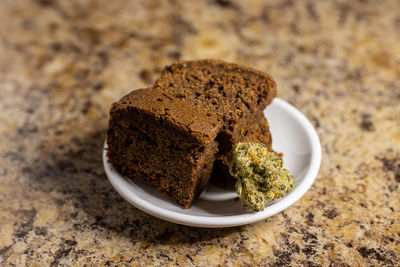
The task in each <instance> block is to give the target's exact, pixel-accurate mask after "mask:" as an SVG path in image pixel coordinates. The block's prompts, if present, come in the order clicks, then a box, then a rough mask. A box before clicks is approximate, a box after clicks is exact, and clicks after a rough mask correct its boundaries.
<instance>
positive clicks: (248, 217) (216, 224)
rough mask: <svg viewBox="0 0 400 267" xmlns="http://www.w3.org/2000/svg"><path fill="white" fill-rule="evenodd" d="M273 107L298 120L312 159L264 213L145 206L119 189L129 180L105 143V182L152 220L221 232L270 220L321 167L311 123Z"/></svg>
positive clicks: (298, 194)
mask: <svg viewBox="0 0 400 267" xmlns="http://www.w3.org/2000/svg"><path fill="white" fill-rule="evenodd" d="M273 103H274V104H276V105H279V106H280V108H283V109H286V110H287V111H288V112H289V113H290V115H292V116H293V117H294V118H295V119H296V120H298V121H299V123H300V125H302V126H303V128H304V131H305V133H306V136H307V138H308V139H309V141H310V145H311V153H310V154H311V158H310V164H309V168H308V170H307V172H306V174H305V175H304V178H303V180H302V182H301V183H300V184H298V185H297V186H296V188H295V189H294V190H293V191H292V192H290V194H288V195H287V196H285V197H283V198H282V199H280V200H279V201H278V202H277V203H275V204H274V205H271V206H269V208H267V209H265V210H264V211H261V212H255V213H245V214H239V215H224V216H198V215H191V214H185V213H180V212H176V211H172V210H168V209H164V208H162V207H160V206H157V205H155V204H153V203H151V202H147V201H145V200H143V199H142V198H140V197H138V196H136V195H135V194H132V192H130V191H129V189H128V188H126V187H124V186H120V183H123V182H126V180H129V178H126V177H124V176H122V175H121V174H119V173H118V172H116V171H114V170H112V169H111V166H112V165H111V163H109V162H108V157H107V150H106V148H107V142H106V141H105V142H104V146H103V166H104V169H105V172H106V175H107V177H108V180H109V181H110V183H111V184H112V186H113V187H114V189H115V190H116V191H117V192H118V193H119V194H120V195H121V196H122V197H123V198H124V199H125V200H126V201H128V202H129V203H130V204H132V205H133V206H135V207H136V208H138V209H139V210H141V211H143V212H145V213H148V214H150V215H152V216H154V217H157V218H160V219H163V220H166V221H170V222H173V223H177V224H181V225H187V226H193V227H204V228H223V227H234V226H240V225H246V224H251V223H254V222H257V221H260V220H263V219H266V218H268V217H271V216H273V215H275V214H277V213H279V212H281V211H283V210H285V209H287V208H288V207H290V206H291V205H293V204H294V203H295V202H296V201H297V200H299V199H300V198H301V197H302V196H303V195H304V194H305V193H306V192H307V191H308V189H309V188H310V187H311V185H312V184H313V182H314V180H315V179H316V177H317V174H318V171H319V168H320V164H321V144H320V140H319V137H318V134H317V132H316V130H315V128H314V127H313V125H312V124H311V122H310V121H309V120H308V119H307V118H306V117H305V115H303V114H302V113H301V112H300V111H299V110H298V109H297V108H296V107H294V106H293V105H291V104H290V103H288V102H286V101H284V100H282V99H280V98H275V99H274V101H273ZM264 111H265V110H264ZM124 180H125V181H124ZM185 210H186V209H185ZM189 210H190V209H189Z"/></svg>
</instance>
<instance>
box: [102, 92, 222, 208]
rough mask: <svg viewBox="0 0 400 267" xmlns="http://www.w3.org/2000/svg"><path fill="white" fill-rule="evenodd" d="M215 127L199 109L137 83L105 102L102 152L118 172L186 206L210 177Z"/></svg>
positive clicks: (212, 118)
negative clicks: (105, 145) (106, 115)
mask: <svg viewBox="0 0 400 267" xmlns="http://www.w3.org/2000/svg"><path fill="white" fill-rule="evenodd" d="M220 128H221V122H220V121H219V119H218V118H217V117H216V116H215V115H213V114H212V113H210V112H208V111H205V110H204V109H201V108H199V107H196V106H193V105H191V104H189V103H187V102H185V101H182V100H179V99H174V98H171V97H169V96H168V95H167V94H165V93H164V92H161V91H160V90H155V89H152V88H150V89H139V90H135V91H133V92H131V93H130V94H129V95H127V96H125V97H123V98H122V99H121V100H120V101H118V102H117V103H114V104H113V105H112V107H111V111H110V125H109V129H108V132H107V143H108V151H107V155H108V158H109V160H110V162H111V164H112V165H113V166H114V167H115V168H116V169H117V170H118V171H119V172H120V173H121V174H123V175H125V176H127V177H130V178H134V179H142V180H146V181H148V182H150V183H151V184H153V185H154V186H155V187H156V188H157V189H158V190H159V191H161V192H162V193H164V194H165V195H166V196H167V197H168V198H170V199H172V200H174V201H176V202H178V203H179V204H181V205H182V206H184V207H186V208H189V207H190V206H191V205H192V202H193V201H194V200H195V199H196V197H197V196H198V195H199V194H200V193H201V191H202V189H203V188H204V187H205V186H206V184H207V183H208V181H209V179H210V176H211V171H212V167H213V162H214V159H215V154H216V152H217V143H216V141H215V138H216V136H217V134H218V132H219V130H220Z"/></svg>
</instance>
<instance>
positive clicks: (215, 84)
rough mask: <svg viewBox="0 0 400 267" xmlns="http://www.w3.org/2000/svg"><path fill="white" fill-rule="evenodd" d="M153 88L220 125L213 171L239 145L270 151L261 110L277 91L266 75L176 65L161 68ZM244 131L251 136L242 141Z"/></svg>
mask: <svg viewBox="0 0 400 267" xmlns="http://www.w3.org/2000/svg"><path fill="white" fill-rule="evenodd" d="M154 87H156V88H159V89H160V90H162V91H164V92H167V93H168V94H169V95H171V96H173V97H175V98H176V99H181V100H184V101H186V102H188V103H191V104H192V105H194V106H198V107H201V108H203V109H205V110H207V111H209V112H212V113H213V114H215V115H216V116H217V117H218V118H220V120H221V121H222V123H223V124H222V129H221V131H220V133H219V134H218V136H217V139H216V140H217V142H218V144H219V145H218V148H219V156H218V158H219V159H220V160H219V161H217V162H216V166H215V168H217V169H218V168H220V167H221V166H223V167H222V170H225V169H226V168H225V167H226V164H224V163H223V162H222V161H223V158H224V155H226V154H227V153H229V152H230V151H231V149H232V147H233V146H234V145H235V144H236V143H238V142H240V141H244V140H246V141H261V142H264V143H265V145H266V146H267V147H268V148H269V149H270V150H271V136H270V134H269V127H268V122H267V120H266V119H265V117H264V115H263V110H264V109H265V108H266V106H267V105H268V104H270V103H271V102H272V100H273V98H274V97H275V96H276V94H277V89H276V84H275V82H274V80H273V79H272V78H271V77H270V76H269V75H267V74H265V73H263V72H260V71H257V70H255V69H252V68H249V67H245V66H241V65H238V64H232V63H227V62H224V61H221V60H194V61H178V62H175V63H173V64H172V65H170V66H167V67H165V68H164V70H163V71H162V73H161V76H160V78H158V79H157V81H156V82H155V84H154ZM251 129H253V130H251ZM246 131H247V132H248V131H253V133H252V134H251V135H249V138H247V139H244V137H245V136H246V135H247V134H246ZM264 134H265V136H263V135H264ZM213 176H214V177H213V179H212V180H213V182H216V183H217V184H224V183H225V181H224V180H231V179H233V178H232V177H231V176H230V175H229V173H227V172H225V171H222V172H221V171H220V170H214V172H213ZM218 179H220V180H222V181H221V183H218V182H217V181H218Z"/></svg>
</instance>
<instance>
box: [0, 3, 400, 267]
mask: <svg viewBox="0 0 400 267" xmlns="http://www.w3.org/2000/svg"><path fill="white" fill-rule="evenodd" d="M245 2H246V3H245ZM267 2H268V3H267ZM399 10H400V2H399V1H396V0H393V1H379V2H376V1H366V0H364V1H314V2H310V1H291V0H288V1H273V3H272V2H271V3H270V2H269V1H241V2H233V1H229V0H217V1H211V0H210V1H190V3H189V1H183V0H182V1H172V0H171V1H161V0H160V1H146V0H144V1H78V0H76V1H51V0H37V1H14V0H4V1H1V3H0V265H2V266H13V265H18V266H24V265H31V266H35V265H36V266H43V265H51V266H57V265H73V264H75V265H78V266H80V265H84V264H87V265H139V266H145V265H147V264H151V263H153V264H156V265H160V266H161V265H162V266H164V265H180V266H191V265H199V266H216V265H218V264H220V265H221V266H225V265H233V266H243V265H265V266H270V265H274V266H282V265H309V266H328V265H330V264H332V266H366V265H375V266H383V265H387V266H391V265H397V264H399V261H400V194H399V193H400V189H399V185H400V80H399V77H400V47H399V43H400V13H399ZM195 58H220V59H224V60H227V61H233V62H238V63H243V64H246V65H249V66H253V67H255V68H257V69H260V70H262V71H265V72H268V73H269V74H271V75H272V76H273V77H274V78H275V79H276V81H277V84H278V87H279V96H280V97H281V98H283V99H285V100H287V101H289V102H290V103H293V105H295V106H296V107H297V108H298V109H300V110H301V111H302V112H303V113H304V114H305V115H306V116H307V117H308V118H309V119H310V120H311V122H312V123H313V125H314V126H315V127H316V129H317V131H318V134H319V136H320V139H321V143H322V153H323V159H322V164H321V169H320V172H319V174H318V177H317V179H316V181H315V183H314V184H313V186H312V187H311V189H310V190H309V191H308V192H307V193H306V194H305V195H304V197H303V198H302V199H301V200H299V201H298V202H296V203H295V204H294V205H293V206H291V207H290V208H288V209H287V210H285V211H284V212H281V213H279V214H277V215H275V216H273V217H271V218H268V219H266V220H264V221H261V222H258V223H254V224H251V225H247V226H243V227H235V228H228V229H197V228H191V227H185V226H180V225H176V224H173V223H169V222H165V221H162V220H159V219H156V218H153V217H151V216H150V215H147V214H145V213H142V212H141V211H139V210H137V209H136V208H134V207H133V206H131V205H130V204H128V203H127V202H126V201H124V200H123V199H122V198H121V197H120V196H119V195H118V194H117V193H116V192H115V191H114V190H113V188H112V187H111V185H110V183H109V182H108V180H107V179H106V176H105V174H104V170H103V167H102V160H101V153H102V144H103V142H104V135H105V130H106V127H107V123H108V110H109V108H110V105H111V103H112V102H113V101H116V100H117V99H119V98H120V97H121V96H123V95H124V94H126V93H128V92H129V91H130V90H132V89H135V88H139V87H145V86H146V85H149V84H151V83H152V82H153V81H154V78H155V77H156V76H157V75H158V74H159V72H160V69H161V68H162V67H163V66H164V65H166V64H169V63H171V62H173V61H174V60H177V59H195Z"/></svg>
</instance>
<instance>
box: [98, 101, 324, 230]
mask: <svg viewBox="0 0 400 267" xmlns="http://www.w3.org/2000/svg"><path fill="white" fill-rule="evenodd" d="M264 115H265V116H266V117H267V118H268V122H269V125H270V130H271V134H272V140H273V142H272V147H273V149H274V150H275V151H279V152H282V153H283V155H284V156H283V158H284V167H285V168H287V169H289V171H290V172H291V173H292V174H293V176H294V178H295V182H296V185H295V187H294V189H293V190H292V191H291V192H290V193H288V194H287V195H286V196H285V197H283V198H281V199H278V200H275V201H273V202H271V203H270V204H269V205H268V206H267V207H266V208H265V210H264V211H261V212H253V211H250V210H248V209H245V208H243V207H242V206H241V204H240V202H239V201H238V200H235V198H236V197H237V194H236V192H234V191H230V190H223V189H219V188H217V187H214V186H208V187H207V188H206V189H205V190H204V191H203V193H202V194H201V196H200V198H199V199H198V200H197V201H195V203H194V204H193V206H192V207H191V208H190V209H184V208H182V207H181V206H179V205H178V204H176V203H174V202H172V201H170V200H168V199H166V198H165V197H164V196H163V195H162V194H161V193H160V192H158V191H157V190H155V189H154V188H153V186H152V185H150V184H148V183H146V182H142V181H136V180H135V181H131V180H130V179H128V178H126V177H124V176H122V175H121V174H119V173H118V172H116V171H115V169H114V168H113V166H112V165H111V164H110V163H108V162H107V155H106V150H104V152H103V163H104V169H105V171H106V174H107V176H108V179H109V180H110V182H111V184H112V185H113V186H114V188H115V189H116V190H117V191H118V192H119V193H120V194H121V196H122V197H123V198H124V199H126V200H127V201H128V202H129V203H131V204H132V205H134V206H135V207H137V208H138V209H140V210H142V211H144V212H146V213H148V214H151V215H153V216H155V217H158V218H161V219H164V220H167V221H170V222H174V223H178V224H184V225H189V226H196V227H231V226H238V225H244V224H249V223H253V222H257V221H260V220H263V219H265V218H267V217H270V216H272V215H274V214H276V213H278V212H280V211H282V210H284V209H286V208H287V207H289V206H290V205H292V204H293V203H294V202H296V201H297V200H298V199H299V198H300V197H302V196H303V195H304V193H305V192H306V191H307V190H308V189H309V188H310V186H311V184H312V183H313V181H314V179H315V177H316V176H317V173H318V169H319V166H320V163H321V145H320V142H319V138H318V135H317V133H316V131H315V130H314V128H313V126H312V125H311V123H310V122H309V121H308V120H307V118H306V117H305V116H304V115H303V114H301V113H300V111H298V110H297V109H296V108H295V107H293V106H292V105H290V104H289V103H287V102H285V101H283V100H281V99H279V98H278V99H275V100H274V101H273V103H272V104H271V105H269V106H268V108H267V109H266V110H265V111H264ZM106 146H107V145H106V144H105V146H104V147H105V148H106Z"/></svg>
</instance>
